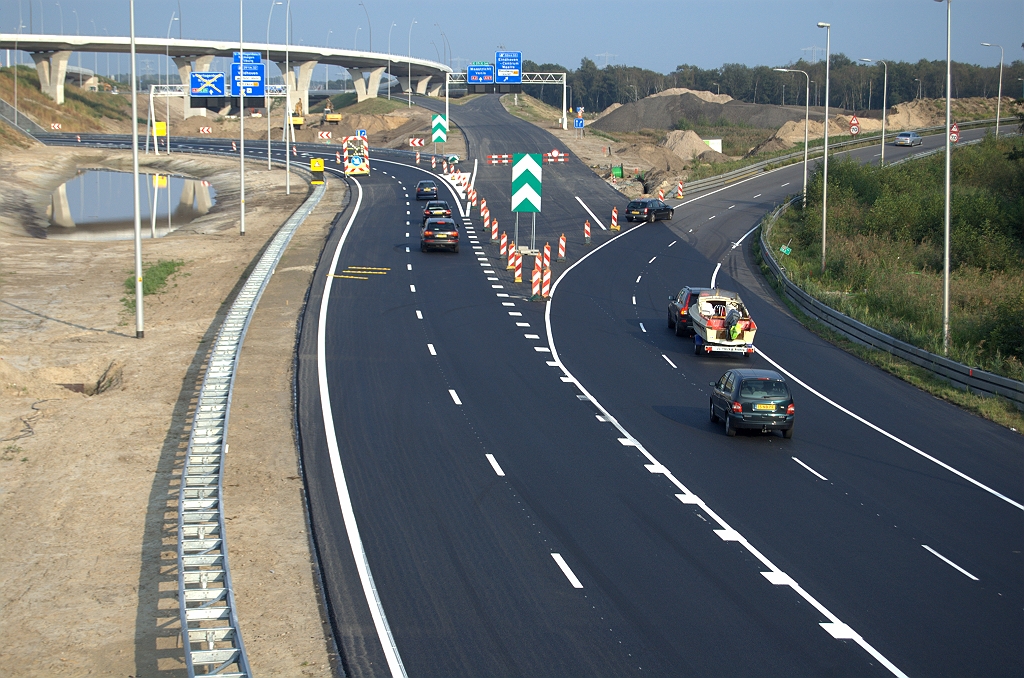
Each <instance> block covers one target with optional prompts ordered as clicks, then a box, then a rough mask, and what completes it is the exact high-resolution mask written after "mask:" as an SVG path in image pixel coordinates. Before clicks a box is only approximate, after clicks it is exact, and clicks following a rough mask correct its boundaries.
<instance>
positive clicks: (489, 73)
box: [466, 64, 494, 85]
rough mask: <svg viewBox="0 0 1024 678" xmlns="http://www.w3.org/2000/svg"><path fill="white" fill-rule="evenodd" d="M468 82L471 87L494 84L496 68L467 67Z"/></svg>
mask: <svg viewBox="0 0 1024 678" xmlns="http://www.w3.org/2000/svg"><path fill="white" fill-rule="evenodd" d="M466 82H467V83H469V84H470V85H488V84H491V83H493V82H494V66H492V65H491V64H487V65H482V64H476V65H469V66H466Z"/></svg>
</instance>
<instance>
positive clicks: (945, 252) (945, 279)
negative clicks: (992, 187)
mask: <svg viewBox="0 0 1024 678" xmlns="http://www.w3.org/2000/svg"><path fill="white" fill-rule="evenodd" d="M935 2H943V0H935ZM945 3H946V132H945V134H946V205H945V214H944V238H945V242H944V245H943V248H942V353H943V355H949V194H950V172H949V168H950V157H951V155H952V152H953V149H952V146H951V143H950V140H949V125H950V122H951V118H952V116H951V112H950V93H951V92H950V91H951V89H952V84H953V71H952V68H951V67H950V63H951V62H950V54H949V45H950V35H951V26H950V20H951V19H952V11H951V7H950V0H945Z"/></svg>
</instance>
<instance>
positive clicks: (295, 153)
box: [231, 141, 299, 158]
mask: <svg viewBox="0 0 1024 678" xmlns="http://www.w3.org/2000/svg"><path fill="white" fill-rule="evenodd" d="M231 145H232V146H234V145H235V142H233V141H232V142H231ZM292 155H293V156H295V157H296V158H297V157H299V151H298V149H297V148H296V147H295V146H292Z"/></svg>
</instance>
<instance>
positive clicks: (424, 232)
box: [423, 231, 434, 235]
mask: <svg viewBox="0 0 1024 678" xmlns="http://www.w3.org/2000/svg"><path fill="white" fill-rule="evenodd" d="M423 235H434V232H433V231H423Z"/></svg>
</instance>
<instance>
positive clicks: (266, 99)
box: [178, 0, 284, 170]
mask: <svg viewBox="0 0 1024 678" xmlns="http://www.w3.org/2000/svg"><path fill="white" fill-rule="evenodd" d="M282 4H284V3H282V2H280V0H270V14H269V15H268V16H267V68H270V20H271V19H272V18H273V16H274V6H275V5H282ZM178 25H179V26H181V24H180V23H179V24H178ZM264 86H266V83H264ZM264 106H266V110H267V169H268V170H269V169H270V168H271V166H270V92H269V91H267V92H266V96H265V97H264Z"/></svg>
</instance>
